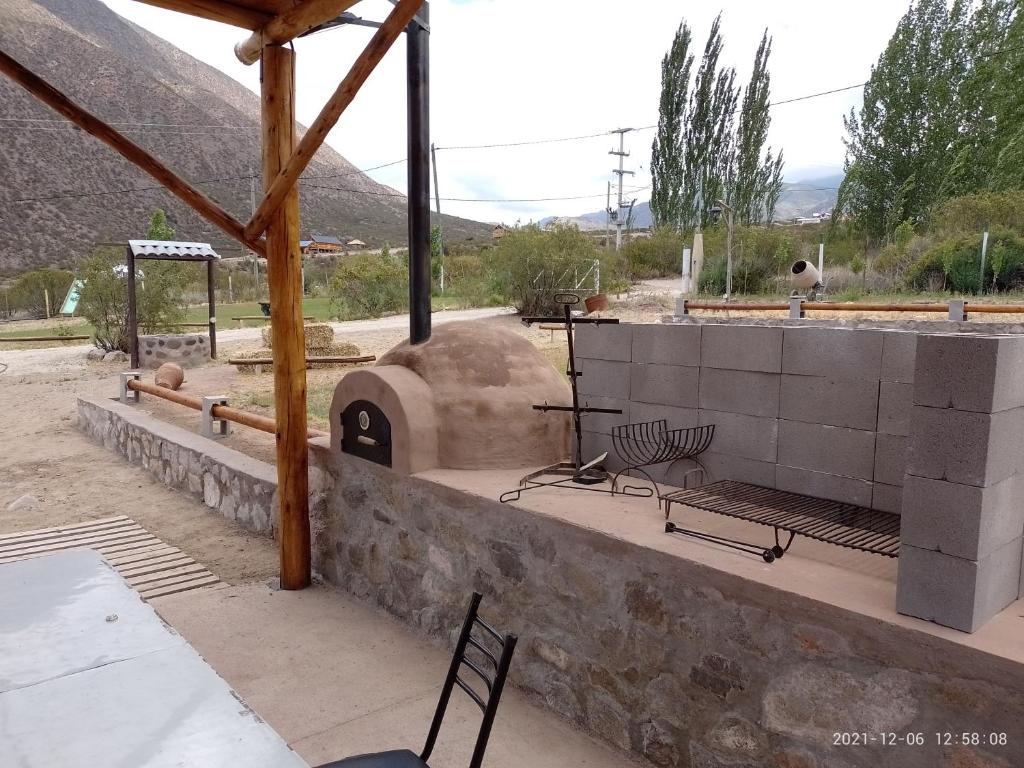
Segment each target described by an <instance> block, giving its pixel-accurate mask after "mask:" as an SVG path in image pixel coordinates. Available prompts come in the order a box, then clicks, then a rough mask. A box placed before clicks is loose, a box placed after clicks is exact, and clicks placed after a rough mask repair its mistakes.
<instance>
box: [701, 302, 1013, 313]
mask: <svg viewBox="0 0 1024 768" xmlns="http://www.w3.org/2000/svg"><path fill="white" fill-rule="evenodd" d="M800 308H801V309H803V310H804V312H949V305H948V304H939V303H927V304H883V303H871V302H856V301H853V302H838V301H805V302H804V303H803V304H801V305H800ZM686 309H687V310H691V309H707V310H727V309H736V310H746V311H761V312H782V311H788V310H789V304H783V303H781V302H764V303H755V302H740V301H730V302H725V301H687V302H686ZM964 311H965V312H979V313H987V314H993V315H999V314H1007V315H1020V314H1024V304H971V303H969V302H965V303H964Z"/></svg>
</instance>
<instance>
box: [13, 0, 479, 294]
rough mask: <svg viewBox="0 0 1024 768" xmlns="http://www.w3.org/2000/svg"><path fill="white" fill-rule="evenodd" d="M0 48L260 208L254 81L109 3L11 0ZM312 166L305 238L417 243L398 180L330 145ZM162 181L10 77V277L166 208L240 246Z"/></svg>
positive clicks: (454, 223) (243, 204) (181, 223)
mask: <svg viewBox="0 0 1024 768" xmlns="http://www.w3.org/2000/svg"><path fill="white" fill-rule="evenodd" d="M0 49H3V50H4V51H6V52H7V53H9V54H10V55H11V56H13V57H14V58H15V59H17V60H18V61H20V62H22V63H23V64H25V65H26V66H28V67H29V68H31V69H32V70H34V71H36V72H38V73H39V74H41V75H42V76H43V77H44V78H45V79H47V80H48V81H49V82H51V83H52V84H53V85H55V86H56V87H57V88H59V89H60V90H62V91H63V92H64V93H66V94H68V95H70V96H71V97H72V98H74V99H75V100H76V101H78V102H79V103H81V104H83V105H84V106H86V107H87V108H88V109H89V110H91V111H92V112H93V113H94V114H97V115H99V116H100V117H102V118H104V119H106V120H107V121H109V122H111V123H114V124H115V125H116V127H118V128H119V129H121V130H123V131H125V133H127V134H128V135H129V136H130V137H131V138H132V139H133V140H134V141H136V142H138V143H139V144H141V145H142V146H143V147H145V148H146V149H147V150H149V151H151V152H152V153H153V154H155V155H156V156H158V157H160V158H161V159H162V160H163V161H164V162H166V163H167V164H168V165H170V166H171V167H172V168H174V169H175V170H176V171H178V172H179V173H181V174H182V175H183V176H184V177H185V178H186V179H188V180H190V181H192V182H193V183H196V184H198V185H199V186H200V188H202V189H203V190H204V191H205V192H206V193H207V194H209V195H210V196H211V197H213V198H214V199H216V200H217V201H218V202H219V203H220V204H221V205H223V206H224V207H225V208H226V209H227V210H228V211H230V212H232V213H233V214H234V215H235V216H237V217H238V218H240V219H243V220H244V219H246V218H247V217H248V213H249V211H250V198H249V190H250V181H249V173H250V168H255V169H257V170H258V169H259V167H260V163H259V99H258V97H257V96H256V95H255V94H253V93H252V92H251V91H249V90H248V89H246V88H244V87H243V86H241V85H240V84H239V83H237V82H235V81H234V80H232V79H231V78H229V77H227V76H226V75H224V74H222V73H221V72H219V71H217V70H215V69H213V68H212V67H209V66H207V65H205V64H203V63H201V62H199V61H197V60H196V59H193V58H192V57H190V56H188V55H186V54H185V53H183V52H182V51H180V50H179V49H177V48H175V47H174V46H172V45H170V44H169V43H167V42H165V41H163V40H161V39H160V38H158V37H156V36H154V35H152V34H150V33H148V32H147V31H145V30H144V29H141V28H140V27H138V26H136V25H134V24H132V23H130V22H128V21H126V20H125V19H123V18H121V17H120V16H118V15H116V14H115V13H113V12H112V11H110V10H109V9H108V8H107V7H106V6H105V5H103V4H102V3H101V2H99V0H34V1H33V0H0ZM306 176H308V177H310V178H309V180H308V182H307V183H304V184H303V185H301V186H300V189H301V195H302V212H303V219H302V231H303V233H304V234H305V235H308V234H310V233H317V234H324V235H335V236H338V237H343V238H359V239H360V240H363V241H365V242H367V243H368V244H370V245H371V246H373V245H380V244H383V243H384V242H390V243H392V244H397V243H403V244H404V243H405V241H406V237H407V235H406V214H405V198H404V197H403V196H401V195H399V194H398V193H397V192H395V190H393V189H391V188H390V187H385V186H383V185H381V184H378V183H376V182H374V181H373V180H371V179H370V178H368V177H367V176H365V175H364V174H362V173H359V172H358V171H357V170H356V169H355V168H354V167H353V166H352V165H351V164H350V163H349V162H348V161H346V160H345V158H343V157H342V156H341V155H339V154H338V153H337V152H335V151H334V150H332V149H330V148H329V147H327V146H324V147H323V148H322V149H321V150H320V152H319V154H318V155H317V157H316V158H315V159H314V161H313V162H312V163H311V164H310V167H309V169H308V170H307V172H306ZM312 177H319V178H316V179H314V178H312ZM154 186H155V182H154V181H153V180H152V179H151V178H150V177H148V176H146V175H145V174H143V173H141V172H140V171H138V170H136V169H135V168H134V167H133V166H132V165H130V164H129V163H128V162H126V161H124V160H122V159H121V157H120V155H117V154H116V153H114V152H113V151H111V150H110V149H108V148H107V147H106V146H104V145H102V144H100V143H99V142H97V141H96V140H95V139H93V138H91V137H90V136H87V135H85V134H83V133H82V132H81V131H79V130H77V129H75V128H73V127H72V126H70V125H68V124H67V123H64V122H62V121H60V119H59V117H58V115H57V114H56V113H54V112H52V111H51V110H49V109H48V108H47V107H45V106H43V105H41V104H39V103H38V102H36V101H35V100H34V99H33V98H32V97H30V96H29V95H28V94H26V93H25V92H24V91H23V90H22V89H21V88H20V87H18V86H16V85H14V84H13V83H11V82H10V81H8V80H7V79H6V78H4V77H2V76H0V274H12V273H15V272H19V271H22V270H24V269H27V268H30V267H36V266H43V265H68V266H70V265H73V264H74V263H75V262H76V261H77V260H78V259H79V258H80V257H82V256H83V255H85V254H87V253H89V251H90V250H91V249H92V248H93V247H94V246H95V245H96V244H99V243H104V242H124V240H126V239H127V238H129V237H139V236H140V235H142V234H144V232H145V228H146V225H147V222H148V220H149V216H150V214H151V213H152V211H153V209H154V208H156V207H162V208H164V209H165V210H166V211H167V214H168V219H169V220H170V223H171V225H172V226H173V227H174V229H175V230H176V231H177V233H178V236H179V237H181V238H182V239H187V240H198V241H208V242H213V243H215V244H221V245H227V246H229V248H228V249H226V250H225V251H224V253H225V255H231V253H232V250H231V248H233V246H234V244H233V243H230V242H229V240H228V238H227V237H226V236H225V235H223V234H221V233H220V231H219V230H216V229H214V228H213V227H211V226H210V225H208V224H206V223H205V222H204V221H203V220H202V219H200V218H199V217H198V216H196V215H194V214H192V213H191V212H190V211H189V210H188V209H187V208H186V207H185V206H184V205H182V204H180V203H178V202H177V201H176V199H175V198H172V197H171V196H170V195H168V194H167V193H166V192H164V191H163V190H160V189H154V188H153V187H154ZM325 187H330V188H325ZM125 190H131V191H127V192H126V191H125ZM444 228H445V233H446V235H448V234H450V235H451V236H453V237H458V238H470V237H476V238H480V237H483V238H488V239H489V235H490V228H489V227H487V226H485V225H483V224H480V223H478V222H473V221H468V220H465V219H458V218H454V217H445V222H444Z"/></svg>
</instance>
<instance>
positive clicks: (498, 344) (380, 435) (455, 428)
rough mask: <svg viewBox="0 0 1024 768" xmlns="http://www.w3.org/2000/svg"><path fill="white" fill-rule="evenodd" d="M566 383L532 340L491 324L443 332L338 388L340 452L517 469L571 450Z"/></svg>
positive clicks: (335, 440) (400, 349) (419, 466)
mask: <svg viewBox="0 0 1024 768" xmlns="http://www.w3.org/2000/svg"><path fill="white" fill-rule="evenodd" d="M571 398H572V395H571V392H570V389H569V385H568V383H567V382H566V380H565V377H564V376H563V375H562V374H561V373H559V372H558V371H557V370H556V369H555V367H554V366H553V365H552V364H551V363H550V362H549V361H548V360H547V359H546V358H545V357H544V356H543V355H541V354H540V352H538V351H537V349H536V348H535V347H534V346H533V345H532V344H530V342H529V341H527V340H526V339H525V338H523V337H522V336H520V335H519V334H517V333H515V332H514V331H511V330H507V329H504V328H500V327H497V326H495V325H493V324H491V323H483V322H476V321H464V322H453V323H446V324H444V325H441V326H439V327H438V328H436V329H435V330H434V332H433V334H432V336H431V337H430V339H429V340H428V341H426V342H424V343H422V344H417V345H415V346H413V345H411V344H410V343H409V342H408V341H404V342H402V343H401V344H399V345H398V346H396V347H395V348H394V349H392V350H391V351H389V352H388V353H387V354H385V355H384V356H383V357H381V358H380V360H378V361H377V364H376V365H374V366H373V367H371V368H363V369H360V370H356V371H352V372H351V373H349V374H348V375H346V376H345V377H344V378H343V379H342V380H341V381H340V382H339V384H338V386H337V388H336V389H335V391H334V399H333V401H332V402H331V447H332V449H333V450H336V451H342V452H344V453H349V454H352V455H355V456H360V457H361V458H364V459H367V460H369V461H374V462H376V463H378V464H383V465H385V466H390V467H392V468H393V469H395V470H396V471H398V472H403V473H410V474H411V473H414V472H422V471H424V470H427V469H434V468H444V469H514V468H521V467H531V466H540V465H545V464H551V463H554V462H556V461H560V460H561V459H564V458H565V457H566V456H567V455H568V453H569V435H570V430H571V426H570V422H569V418H568V416H567V415H566V414H564V413H557V412H548V413H542V412H540V411H537V410H534V408H533V404H534V403H544V402H548V403H551V404H557V405H565V404H568V403H569V402H571Z"/></svg>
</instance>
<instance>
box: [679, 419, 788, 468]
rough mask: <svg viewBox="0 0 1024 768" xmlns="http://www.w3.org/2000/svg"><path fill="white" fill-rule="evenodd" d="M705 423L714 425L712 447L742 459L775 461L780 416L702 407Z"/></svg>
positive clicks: (702, 422)
mask: <svg viewBox="0 0 1024 768" xmlns="http://www.w3.org/2000/svg"><path fill="white" fill-rule="evenodd" d="M699 420H700V423H701V424H714V425H715V436H714V438H713V439H712V441H711V448H712V449H713V450H714V451H715V453H724V454H730V455H732V456H737V457H739V458H741V459H753V460H755V461H767V462H774V461H775V458H776V456H777V455H778V451H779V422H778V419H768V418H762V417H760V416H747V415H745V414H739V413H726V412H724V411H710V410H701V411H700V415H699Z"/></svg>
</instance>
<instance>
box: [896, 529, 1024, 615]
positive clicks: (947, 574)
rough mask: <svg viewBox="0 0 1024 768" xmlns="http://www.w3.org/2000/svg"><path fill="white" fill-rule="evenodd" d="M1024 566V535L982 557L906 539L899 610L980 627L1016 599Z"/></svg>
mask: <svg viewBox="0 0 1024 768" xmlns="http://www.w3.org/2000/svg"><path fill="white" fill-rule="evenodd" d="M1020 569H1021V539H1014V540H1013V541H1011V542H1009V543H1007V544H1004V545H1003V546H1002V547H1001V548H999V549H998V550H996V551H995V552H993V553H991V554H990V555H988V556H987V557H985V558H983V559H981V560H977V561H976V560H966V559H963V558H959V557H953V556H951V555H946V554H943V553H941V552H934V551H932V550H927V549H919V548H917V547H913V546H910V545H907V544H904V545H903V546H902V547H901V549H900V569H899V575H898V578H897V586H896V610H897V611H899V612H900V613H902V614H905V615H907V616H916V617H917V618H920V619H925V620H926V621H934V622H935V623H936V624H941V625H943V626H945V627H952V628H953V629H959V630H960V631H961V632H974V631H975V630H976V629H978V628H979V627H980V626H981V625H982V624H984V623H985V622H986V621H988V620H989V619H990V618H992V617H993V616H995V615H996V614H997V613H999V611H1001V610H1002V609H1003V608H1005V607H1006V606H1008V605H1009V604H1010V603H1012V602H1013V601H1014V600H1015V599H1016V597H1017V592H1018V590H1019V580H1020Z"/></svg>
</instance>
